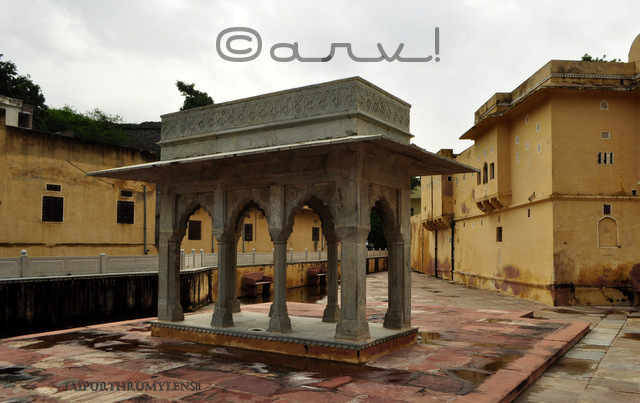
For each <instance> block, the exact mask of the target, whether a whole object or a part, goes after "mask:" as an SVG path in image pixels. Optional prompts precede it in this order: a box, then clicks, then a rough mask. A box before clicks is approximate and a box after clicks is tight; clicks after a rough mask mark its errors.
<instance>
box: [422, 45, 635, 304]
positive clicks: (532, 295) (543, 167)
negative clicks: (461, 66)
mask: <svg viewBox="0 0 640 403" xmlns="http://www.w3.org/2000/svg"><path fill="white" fill-rule="evenodd" d="M639 83H640V35H639V36H638V37H637V38H636V39H635V41H634V42H633V44H632V46H631V50H630V52H629V61H628V62H627V63H616V62H589V61H561V60H552V61H550V62H548V63H547V64H546V65H545V66H543V67H542V68H541V69H540V70H538V71H537V72H536V73H535V74H533V75H532V76H531V77H529V78H528V79H527V80H526V81H525V82H524V83H523V84H522V85H520V86H519V87H518V88H516V89H515V90H514V91H512V92H510V93H497V94H495V95H494V96H493V97H491V99H489V101H487V102H486V103H485V104H484V105H482V106H481V107H480V108H479V109H478V110H477V111H476V113H475V122H474V126H473V127H472V128H471V129H469V130H468V131H467V132H466V133H464V135H462V137H461V138H462V139H467V140H472V141H473V145H472V146H471V147H469V148H468V149H466V150H465V151H463V152H462V153H460V154H459V155H453V153H452V151H451V150H441V152H440V153H441V154H442V155H445V156H448V157H450V158H455V160H456V161H458V162H461V163H464V164H468V165H470V166H473V167H475V168H477V169H478V170H479V173H474V174H462V175H452V176H433V177H423V178H422V195H421V196H422V207H421V214H420V216H419V217H415V218H414V220H413V231H414V232H413V235H414V239H413V244H412V247H413V256H412V265H413V268H414V269H415V270H418V271H422V272H426V273H430V274H432V275H437V276H439V277H444V278H449V279H451V278H452V279H453V280H455V281H458V282H461V283H464V284H468V285H471V286H474V287H479V288H483V289H490V290H497V291H501V292H505V293H508V294H511V295H516V296H519V297H522V298H527V299H532V300H536V301H541V302H544V303H547V304H553V305H572V304H575V305H625V304H631V303H634V301H633V292H632V287H631V283H630V280H629V273H630V271H631V269H632V268H633V267H634V266H636V265H640V196H638V191H639V190H640V89H639ZM635 302H636V303H637V301H635Z"/></svg>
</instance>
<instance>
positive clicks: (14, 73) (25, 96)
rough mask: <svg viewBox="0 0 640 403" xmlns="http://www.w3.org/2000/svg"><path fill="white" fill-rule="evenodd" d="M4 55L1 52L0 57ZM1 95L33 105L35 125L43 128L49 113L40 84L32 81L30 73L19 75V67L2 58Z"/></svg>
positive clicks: (0, 71)
mask: <svg viewBox="0 0 640 403" xmlns="http://www.w3.org/2000/svg"><path fill="white" fill-rule="evenodd" d="M2 57H3V55H2V54H1V53H0V59H2ZM0 95H4V96H7V97H10V98H16V99H20V100H21V101H22V102H24V103H25V104H29V105H33V127H34V129H36V130H42V129H43V128H44V126H43V120H44V117H45V115H46V113H47V106H46V105H45V104H44V101H45V99H44V95H42V91H41V90H40V86H39V85H37V84H34V82H33V81H31V76H30V75H28V74H27V75H19V74H18V68H17V67H16V65H15V63H13V62H12V61H10V60H9V61H6V62H4V61H2V60H0Z"/></svg>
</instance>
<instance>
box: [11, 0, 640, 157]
mask: <svg viewBox="0 0 640 403" xmlns="http://www.w3.org/2000/svg"><path fill="white" fill-rule="evenodd" d="M639 15H640V2H638V1H637V0H628V1H623V0H619V1H616V0H609V1H607V2H604V1H577V0H576V1H546V0H536V1H499V0H493V1H491V0H473V1H471V0H468V1H399V0H396V1H371V0H369V1H365V0H356V1H345V0H342V1H334V0H322V1H310V0H307V1H299V0H298V1H288V0H287V1H249V0H245V1H232V0H229V1H227V0H217V1H204V0H201V1H196V0H193V1H174V0H163V1H153V2H152V1H136V0H126V1H125V0H111V1H63V0H57V1H47V0H40V1H38V0H35V1H34V0H32V1H15V0H11V1H9V0H2V1H1V3H0V53H2V54H4V57H3V59H2V60H5V61H6V60H11V61H13V62H14V63H16V65H17V66H18V70H19V73H20V74H30V75H31V77H32V79H33V81H34V82H35V83H37V84H39V85H40V86H41V88H42V92H43V94H44V96H45V97H46V103H47V105H49V106H53V107H62V106H64V105H65V104H68V105H71V106H73V107H74V108H75V109H77V110H78V111H81V112H86V111H89V110H92V109H94V108H99V109H101V110H103V111H104V112H106V113H109V114H112V115H115V114H117V115H121V116H122V117H123V118H124V119H125V121H127V122H142V121H158V120H160V115H162V114H165V113H169V112H175V111H177V110H178V109H179V108H180V106H181V105H182V101H183V98H182V97H181V96H180V94H179V92H178V90H177V89H176V86H175V82H176V80H182V81H185V82H188V83H195V84H196V88H197V89H199V90H201V91H204V92H207V93H208V94H209V95H211V96H212V97H213V99H214V101H215V102H216V103H221V102H225V101H231V100H234V99H239V98H244V97H249V96H254V95H260V94H264V93H268V92H273V91H279V90H283V89H288V88H294V87H299V86H304V85H309V84H315V83H321V82H326V81H331V80H335V79H340V78H346V77H352V76H361V77H363V78H364V79H366V80H369V81H371V82H372V83H374V84H375V85H377V86H379V87H381V88H383V89H384V90H386V91H388V92H390V93H392V94H394V95H395V96H397V97H399V98H401V99H403V100H404V101H406V102H408V103H410V104H411V105H412V108H411V132H412V133H413V134H414V135H415V138H414V139H413V142H414V143H415V144H417V145H419V146H421V147H423V148H426V149H428V150H429V151H433V152H435V151H437V150H439V149H440V148H453V149H454V150H455V151H456V152H460V151H462V150H464V149H465V148H467V147H468V146H470V145H471V143H470V142H468V141H461V140H458V138H459V137H460V136H461V135H462V134H463V133H464V132H465V131H466V130H468V129H469V128H470V127H471V126H472V125H473V113H474V112H475V110H476V109H478V108H479V107H480V106H481V105H482V104H483V103H484V102H485V101H487V100H488V99H489V98H490V97H491V96H492V95H493V94H494V93H496V92H507V91H512V90H513V89H514V88H515V87H517V86H518V85H519V84H521V83H522V82H523V81H524V80H525V79H527V78H528V77H529V76H530V75H531V74H533V73H534V72H535V71H537V70H538V69H539V68H540V67H542V66H543V65H544V64H545V63H546V62H547V61H549V60H551V59H565V60H579V59H580V58H581V56H582V55H583V54H584V53H589V54H591V55H592V56H602V55H604V54H606V55H607V58H620V59H622V61H624V62H626V61H627V56H628V52H629V47H630V46H631V43H632V42H633V40H634V38H635V37H636V36H637V35H638V34H640V24H639V23H638V16H639ZM230 27H246V28H251V29H253V30H255V31H256V32H257V33H258V34H259V35H260V38H261V41H262V50H261V52H260V53H259V55H258V56H257V57H256V58H255V59H254V60H251V61H247V62H234V61H227V60H225V59H223V58H222V57H221V56H220V55H219V54H218V52H217V51H216V38H217V37H218V35H219V34H220V32H221V31H223V30H224V29H226V28H230ZM436 27H437V28H438V29H439V49H438V50H439V52H438V55H437V56H438V57H439V59H440V60H439V61H438V62H436V61H435V59H432V60H431V61H429V62H412V63H409V62H400V61H397V60H396V61H392V62H389V61H381V62H369V63H365V62H356V61H353V60H351V59H350V58H349V56H348V55H347V53H346V50H345V49H337V50H336V54H335V56H334V58H333V59H331V60H330V61H328V62H324V63H303V62H299V61H290V62H278V61H275V60H273V58H272V57H271V56H270V49H271V47H273V45H275V44H277V43H293V42H297V43H298V49H299V53H300V55H301V56H303V57H324V56H327V55H328V54H329V51H330V49H331V43H334V42H335V43H338V42H339V43H351V45H352V50H353V53H354V54H355V55H356V56H358V57H375V56H379V52H378V49H377V44H378V43H380V44H382V46H383V47H384V49H385V50H387V51H388V53H389V55H391V54H393V53H394V52H395V50H396V49H397V47H398V46H399V45H400V44H401V43H403V44H404V48H403V50H402V53H401V56H403V57H426V56H429V55H431V56H433V57H434V58H435V56H436V54H435V52H436V41H435V29H436ZM223 43H224V42H223ZM252 43H255V39H254V42H251V43H248V42H238V41H236V42H234V43H233V45H234V47H235V48H238V49H239V48H249V47H251V44H252ZM281 50H282V49H281ZM254 53H255V52H254ZM276 55H277V56H279V57H284V56H287V52H284V51H283V52H280V51H278V52H277V53H276Z"/></svg>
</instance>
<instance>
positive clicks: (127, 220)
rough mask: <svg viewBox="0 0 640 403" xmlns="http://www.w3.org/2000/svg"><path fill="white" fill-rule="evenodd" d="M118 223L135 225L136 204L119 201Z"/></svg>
mask: <svg viewBox="0 0 640 403" xmlns="http://www.w3.org/2000/svg"><path fill="white" fill-rule="evenodd" d="M117 210H118V211H117V218H116V222H117V223H118V224H133V216H134V210H135V203H134V202H132V201H122V200H118V209H117Z"/></svg>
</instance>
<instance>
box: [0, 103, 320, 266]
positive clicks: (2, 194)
mask: <svg viewBox="0 0 640 403" xmlns="http://www.w3.org/2000/svg"><path fill="white" fill-rule="evenodd" d="M22 110H23V105H22V101H20V100H16V99H12V98H7V97H3V96H0V153H1V154H0V155H1V156H0V172H1V173H2V175H1V177H0V182H1V183H0V184H1V189H0V217H1V218H2V221H1V222H0V257H18V256H20V252H21V251H22V250H27V252H28V254H29V256H32V257H40V256H96V255H99V254H101V253H105V254H107V255H111V256H120V255H143V254H145V253H146V254H157V253H158V250H157V240H156V191H155V185H154V184H152V183H145V182H136V181H123V180H112V179H104V178H96V177H91V176H87V175H86V173H87V172H91V171H96V170H101V169H108V168H114V167H120V166H127V165H135V164H142V163H147V162H153V161H155V160H156V155H155V154H153V153H150V152H146V151H139V150H135V149H131V148H126V147H120V146H115V145H109V144H102V143H96V142H90V141H84V140H80V139H76V138H73V137H68V136H63V135H58V134H52V133H43V132H38V131H34V130H29V129H28V127H29V126H30V120H29V119H26V118H25V116H22V115H27V114H26V113H23V112H22ZM26 117H28V116H26ZM23 122H26V123H28V125H27V124H24V125H23V124H21V123H23ZM288 247H289V249H293V250H294V251H296V252H299V251H304V250H305V249H307V250H308V251H309V252H316V251H323V250H324V249H325V243H324V237H323V234H322V227H321V223H320V217H319V216H318V215H317V214H315V213H314V212H313V210H312V209H310V208H302V209H301V210H300V212H299V213H298V214H297V216H296V217H295V224H294V228H293V233H292V236H291V237H290V238H289V245H288ZM181 248H182V249H184V250H185V251H186V252H187V253H189V252H190V251H191V249H195V250H196V251H200V249H202V250H203V251H204V252H206V253H211V252H213V251H217V245H216V243H215V242H214V241H213V237H212V231H211V218H210V217H209V215H208V213H206V212H205V210H204V209H199V210H197V211H195V212H194V214H193V215H192V216H191V217H189V222H188V228H187V233H186V234H185V237H184V239H183V242H182V245H181ZM253 249H255V250H256V252H271V251H272V249H273V243H272V242H271V236H270V235H269V232H268V227H267V220H266V217H265V216H264V215H263V214H262V213H261V212H260V211H259V210H255V209H254V210H251V211H249V213H248V214H247V216H246V217H245V218H244V225H243V227H242V234H241V238H240V241H239V242H238V252H239V253H242V252H247V253H250V252H252V251H253Z"/></svg>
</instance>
